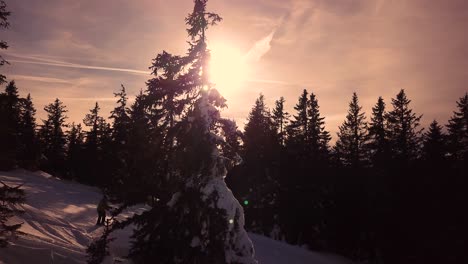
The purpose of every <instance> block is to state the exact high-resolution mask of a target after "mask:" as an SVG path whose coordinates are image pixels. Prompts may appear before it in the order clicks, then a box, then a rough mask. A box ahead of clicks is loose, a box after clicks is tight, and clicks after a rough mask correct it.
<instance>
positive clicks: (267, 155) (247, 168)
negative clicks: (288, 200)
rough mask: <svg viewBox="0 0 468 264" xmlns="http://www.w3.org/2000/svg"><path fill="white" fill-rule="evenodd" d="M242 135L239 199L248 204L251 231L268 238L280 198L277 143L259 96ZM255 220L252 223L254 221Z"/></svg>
mask: <svg viewBox="0 0 468 264" xmlns="http://www.w3.org/2000/svg"><path fill="white" fill-rule="evenodd" d="M244 130H245V131H244V134H243V137H242V138H243V142H244V145H243V157H244V159H243V164H242V171H241V172H239V174H240V175H238V178H237V179H236V180H237V182H236V184H237V186H242V187H243V188H238V189H241V190H239V191H237V194H238V195H239V196H238V198H240V199H242V200H243V201H247V202H248V206H246V208H247V209H246V210H247V211H246V212H247V215H248V216H253V217H252V218H249V217H247V220H248V221H247V226H248V227H249V228H250V230H252V231H256V232H260V233H265V234H269V233H270V232H271V231H272V229H273V224H274V223H273V220H274V216H275V214H276V213H277V212H276V211H277V210H276V207H277V206H278V196H279V171H278V160H277V158H278V157H277V153H278V152H279V148H280V142H279V141H278V140H277V138H276V133H277V132H276V128H275V125H274V124H273V122H272V119H271V117H270V112H269V109H268V108H267V107H266V105H265V99H264V96H263V95H262V94H260V96H259V97H258V98H257V99H256V101H255V104H254V106H253V108H252V110H251V111H250V114H249V117H248V119H247V124H246V125H245V128H244ZM253 220H254V221H253Z"/></svg>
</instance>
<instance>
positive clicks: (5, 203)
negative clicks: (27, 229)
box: [0, 181, 26, 248]
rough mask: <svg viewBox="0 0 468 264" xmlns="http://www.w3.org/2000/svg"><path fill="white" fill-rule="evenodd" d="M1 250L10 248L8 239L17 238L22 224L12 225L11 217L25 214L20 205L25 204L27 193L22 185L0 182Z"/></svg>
mask: <svg viewBox="0 0 468 264" xmlns="http://www.w3.org/2000/svg"><path fill="white" fill-rule="evenodd" d="M0 184H1V186H0V248H4V247H7V246H8V239H9V238H11V237H15V236H16V235H17V233H18V229H19V228H20V227H21V225H22V223H19V224H17V223H12V221H11V217H13V216H15V215H19V214H22V213H24V211H23V210H22V209H19V208H20V205H22V204H23V203H24V201H25V200H26V199H25V193H24V190H22V189H21V185H18V186H14V187H12V186H9V185H7V184H6V183H4V182H2V181H0Z"/></svg>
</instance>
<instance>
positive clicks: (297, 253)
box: [0, 170, 346, 264]
mask: <svg viewBox="0 0 468 264" xmlns="http://www.w3.org/2000/svg"><path fill="white" fill-rule="evenodd" d="M0 180H1V181H4V182H5V183H7V184H11V185H17V184H23V183H24V186H23V189H24V190H25V191H26V194H27V197H26V198H27V202H26V203H25V204H24V206H23V208H24V210H25V213H24V215H22V216H21V217H20V218H17V219H14V221H20V222H23V223H24V224H23V226H22V227H21V231H22V232H24V233H25V235H22V236H21V237H20V238H19V239H17V240H14V241H12V244H11V245H10V246H9V247H8V248H6V249H1V250H0V263H32V262H34V263H35V264H40V263H67V264H69V263H86V254H85V250H86V247H87V245H88V244H89V242H90V241H91V240H92V239H93V237H96V236H98V235H99V234H100V232H101V228H100V227H96V226H95V221H96V217H97V215H96V204H97V203H98V201H99V199H100V198H101V194H100V192H99V190H98V189H97V188H94V187H90V186H86V185H82V184H78V183H74V182H69V181H63V180H59V179H56V178H53V177H51V176H50V175H48V174H46V173H43V172H35V173H32V172H28V171H23V170H17V171H13V172H0ZM141 209H143V208H132V210H133V211H134V210H141ZM128 234H129V232H128V230H124V231H122V232H120V233H117V234H116V236H117V237H118V239H117V241H116V242H115V243H113V244H112V245H111V253H112V256H111V258H109V259H108V260H107V263H114V262H115V260H116V259H118V257H119V256H123V255H125V251H126V247H127V245H128ZM250 238H251V239H252V241H253V243H254V246H255V252H256V258H257V259H258V260H259V263H268V264H283V263H288V264H303V263H304V264H305V263H314V264H341V263H346V262H345V260H343V259H341V258H339V257H335V256H328V255H327V256H325V255H322V254H318V253H314V252H311V251H308V250H305V249H302V248H298V247H295V246H291V245H287V244H285V243H282V242H278V241H274V240H271V239H269V238H266V237H263V236H260V235H255V234H250ZM112 259H114V261H113V260H112Z"/></svg>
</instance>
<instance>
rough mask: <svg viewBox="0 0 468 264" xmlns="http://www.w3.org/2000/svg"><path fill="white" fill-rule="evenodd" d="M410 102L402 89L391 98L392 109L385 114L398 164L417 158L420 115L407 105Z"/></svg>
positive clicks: (406, 163)
mask: <svg viewBox="0 0 468 264" xmlns="http://www.w3.org/2000/svg"><path fill="white" fill-rule="evenodd" d="M410 103H411V100H409V99H408V98H407V97H406V93H405V90H403V89H402V90H401V91H400V92H399V93H398V94H397V96H396V98H395V99H392V106H393V110H392V111H390V112H388V113H387V115H386V118H387V120H388V127H389V129H388V131H389V136H390V144H391V149H392V153H393V156H394V158H395V161H396V162H397V163H398V164H399V165H404V166H406V165H408V163H409V162H411V161H414V160H415V159H416V158H417V156H418V151H419V147H420V139H421V132H422V129H419V121H420V120H421V117H422V115H420V116H418V115H416V114H415V113H413V110H412V109H411V108H410V107H409V104H410Z"/></svg>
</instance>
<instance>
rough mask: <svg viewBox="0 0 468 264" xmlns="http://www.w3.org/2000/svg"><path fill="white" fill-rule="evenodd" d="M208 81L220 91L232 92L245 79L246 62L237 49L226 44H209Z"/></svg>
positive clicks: (246, 72)
mask: <svg viewBox="0 0 468 264" xmlns="http://www.w3.org/2000/svg"><path fill="white" fill-rule="evenodd" d="M209 48H210V51H211V52H210V53H211V59H210V71H209V74H210V81H211V82H212V83H214V84H215V87H216V88H217V89H219V90H222V91H225V92H226V91H227V92H233V91H234V90H235V89H238V88H239V87H240V86H242V84H243V83H244V82H245V81H246V80H247V75H248V64H247V61H246V58H245V56H244V54H242V53H241V51H240V50H239V49H236V48H234V47H232V46H229V45H226V44H217V43H215V44H213V45H210V47H209Z"/></svg>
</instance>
